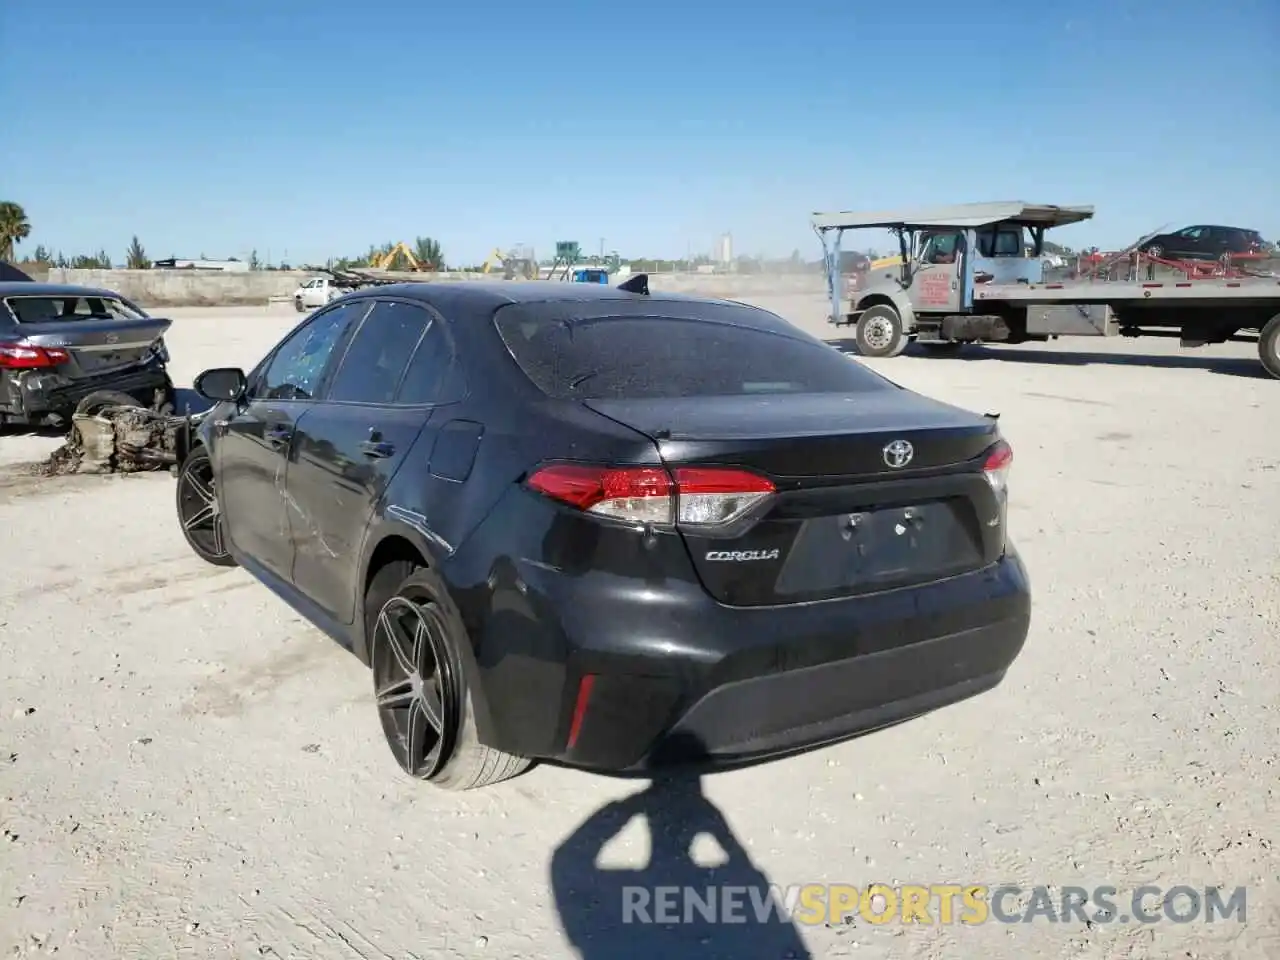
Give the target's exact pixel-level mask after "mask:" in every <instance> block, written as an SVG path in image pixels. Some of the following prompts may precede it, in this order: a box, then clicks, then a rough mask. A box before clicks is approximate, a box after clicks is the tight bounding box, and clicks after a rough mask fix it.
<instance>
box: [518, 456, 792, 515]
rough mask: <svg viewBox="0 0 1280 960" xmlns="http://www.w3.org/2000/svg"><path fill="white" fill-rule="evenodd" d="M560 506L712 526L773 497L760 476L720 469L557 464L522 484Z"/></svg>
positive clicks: (771, 491) (770, 485) (771, 486)
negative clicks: (669, 468) (671, 470)
mask: <svg viewBox="0 0 1280 960" xmlns="http://www.w3.org/2000/svg"><path fill="white" fill-rule="evenodd" d="M528 486H529V487H530V489H532V490H536V491H538V492H539V493H541V494H543V495H545V496H548V497H551V498H552V499H555V500H559V501H560V502H561V503H565V504H568V505H569V506H571V507H576V508H577V509H579V510H584V511H586V512H587V513H594V514H597V515H599V516H603V517H610V518H612V519H614V520H621V521H624V522H627V523H638V524H645V523H655V524H662V525H666V526H670V525H671V524H673V523H679V524H680V525H681V526H690V527H695V528H698V527H702V528H709V527H717V526H723V525H725V524H728V523H732V522H734V521H735V520H738V519H740V518H742V517H743V516H744V515H746V514H747V513H750V512H751V511H752V510H753V509H754V508H756V507H758V506H760V505H761V503H762V501H764V500H766V499H768V498H769V497H770V496H772V495H773V493H774V485H773V483H772V482H771V481H770V480H769V479H768V478H766V477H762V476H760V475H759V474H756V473H751V472H749V471H746V470H735V469H728V468H723V467H678V468H677V469H676V470H675V474H674V476H673V475H672V474H669V473H668V472H667V471H666V470H664V469H662V468H661V467H599V466H585V465H581V464H557V465H554V466H547V467H543V468H542V469H540V470H538V471H536V472H535V473H534V474H533V475H532V476H531V477H530V478H529V480H528Z"/></svg>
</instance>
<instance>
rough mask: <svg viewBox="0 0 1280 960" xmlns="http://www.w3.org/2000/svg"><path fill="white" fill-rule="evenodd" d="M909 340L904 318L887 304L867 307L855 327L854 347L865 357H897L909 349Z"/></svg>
mask: <svg viewBox="0 0 1280 960" xmlns="http://www.w3.org/2000/svg"><path fill="white" fill-rule="evenodd" d="M909 340H910V338H909V337H908V336H907V334H906V331H905V330H903V328H902V317H901V316H899V315H898V311H897V310H895V309H894V308H893V307H891V306H889V305H888V304H885V303H877V304H876V305H875V306H872V307H867V309H866V310H863V311H862V313H861V314H859V315H858V319H857V321H856V322H855V323H854V325H853V342H854V346H855V347H856V348H857V351H858V353H859V354H860V355H862V356H864V357H896V356H898V354H900V353H902V351H903V350H905V349H907V343H908V342H909Z"/></svg>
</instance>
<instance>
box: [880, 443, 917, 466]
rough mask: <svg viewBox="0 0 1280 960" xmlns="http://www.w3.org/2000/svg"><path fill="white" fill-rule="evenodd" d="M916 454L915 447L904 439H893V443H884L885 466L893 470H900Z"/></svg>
mask: <svg viewBox="0 0 1280 960" xmlns="http://www.w3.org/2000/svg"><path fill="white" fill-rule="evenodd" d="M915 455H916V448H915V447H913V446H912V445H911V444H910V443H908V442H907V441H906V440H895V441H893V443H888V444H885V448H884V462H885V465H886V466H889V467H892V468H893V469H895V470H901V469H902V468H903V467H905V466H906V465H907V464H908V463H910V462H911V458H912V457H914V456H915Z"/></svg>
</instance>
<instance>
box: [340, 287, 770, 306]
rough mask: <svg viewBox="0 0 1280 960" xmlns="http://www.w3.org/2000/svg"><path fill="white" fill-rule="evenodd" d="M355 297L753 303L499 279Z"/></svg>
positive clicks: (368, 291) (445, 302) (472, 302)
mask: <svg viewBox="0 0 1280 960" xmlns="http://www.w3.org/2000/svg"><path fill="white" fill-rule="evenodd" d="M352 296H355V297H361V298H365V297H407V298H409V299H412V300H421V301H422V302H424V303H428V304H431V305H432V306H435V307H440V308H448V307H463V308H467V307H470V308H472V309H478V310H485V309H488V310H496V309H497V308H498V307H504V306H508V305H509V304H513V303H602V302H608V301H621V302H629V303H661V302H663V301H667V302H679V303H686V304H687V303H720V304H726V303H733V304H734V305H735V306H741V307H745V308H749V309H759V308H753V307H750V305H749V304H739V303H737V302H736V301H728V300H717V299H714V298H711V297H693V296H688V295H685V294H680V293H668V292H662V293H650V294H643V293H631V292H629V291H626V290H619V289H618V288H617V287H610V286H605V285H604V284H585V283H568V282H564V283H559V282H556V281H552V280H526V281H519V280H498V281H491V282H485V281H469V280H460V281H456V282H447V281H446V282H443V283H413V282H407V283H392V284H386V285H379V286H376V287H365V288H364V289H361V290H357V291H356V292H355V293H354V294H352Z"/></svg>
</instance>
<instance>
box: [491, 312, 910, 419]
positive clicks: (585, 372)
mask: <svg viewBox="0 0 1280 960" xmlns="http://www.w3.org/2000/svg"><path fill="white" fill-rule="evenodd" d="M496 323H497V327H498V332H499V334H500V335H501V337H502V339H503V342H504V343H505V344H506V346H507V349H508V350H510V352H511V355H512V357H514V358H515V361H516V363H517V364H518V365H519V367H520V369H521V370H522V371H524V373H525V375H526V376H527V377H528V378H529V379H530V380H532V381H533V383H534V384H535V385H536V386H537V387H538V388H539V389H540V390H541V391H542V392H543V393H545V394H547V395H548V396H551V397H555V398H558V399H566V400H568V399H574V400H604V399H611V400H640V399H659V398H668V397H712V396H718V397H726V396H729V397H736V396H768V395H771V394H787V393H866V392H868V391H873V390H884V389H890V388H891V386H892V385H891V384H890V383H889V382H888V381H886V380H884V379H883V378H881V377H880V376H878V375H877V374H874V373H872V372H871V371H870V370H868V369H866V368H865V367H862V366H860V365H858V364H857V363H855V362H854V361H853V360H851V359H850V358H848V357H846V356H844V355H843V354H842V353H840V352H839V351H838V350H835V349H834V348H832V347H829V346H827V345H826V344H823V343H819V342H817V341H813V340H805V339H801V338H798V337H791V336H787V335H785V334H780V333H770V332H767V331H765V330H760V329H756V328H753V327H747V326H739V325H735V324H732V323H724V322H713V321H707V320H699V319H691V318H676V317H664V316H625V317H616V316H615V317H593V318H590V319H581V318H578V319H565V318H557V317H530V316H528V315H521V314H519V313H508V312H507V311H506V310H499V312H498V315H497V318H496Z"/></svg>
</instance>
